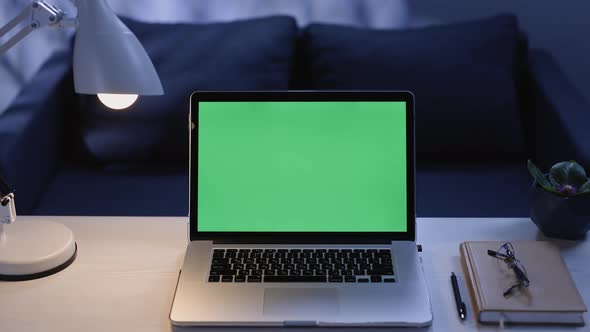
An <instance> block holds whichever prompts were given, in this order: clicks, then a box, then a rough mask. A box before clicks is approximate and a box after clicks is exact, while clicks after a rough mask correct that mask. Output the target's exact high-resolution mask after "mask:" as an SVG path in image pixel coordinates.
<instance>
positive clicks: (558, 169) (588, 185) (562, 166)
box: [527, 160, 590, 197]
mask: <svg viewBox="0 0 590 332" xmlns="http://www.w3.org/2000/svg"><path fill="white" fill-rule="evenodd" d="M527 166H528V169H529V172H531V175H532V176H533V177H534V178H535V180H536V181H537V184H538V185H539V186H540V187H541V188H543V189H545V190H546V191H548V192H550V193H553V194H556V195H559V196H565V197H571V196H579V195H588V194H590V179H588V177H587V176H586V171H585V170H584V168H583V167H582V166H580V164H578V163H577V162H575V161H573V160H570V161H562V162H559V163H557V164H555V165H553V166H552V167H551V169H550V170H549V174H547V175H545V174H544V173H543V172H541V170H539V168H537V166H535V164H533V162H532V161H530V160H529V161H528V165H527Z"/></svg>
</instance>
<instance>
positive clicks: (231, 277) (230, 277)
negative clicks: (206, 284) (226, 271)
mask: <svg viewBox="0 0 590 332" xmlns="http://www.w3.org/2000/svg"><path fill="white" fill-rule="evenodd" d="M232 281H234V276H222V277H221V282H232Z"/></svg>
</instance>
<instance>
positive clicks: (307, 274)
mask: <svg viewBox="0 0 590 332" xmlns="http://www.w3.org/2000/svg"><path fill="white" fill-rule="evenodd" d="M302 274H303V275H304V276H312V275H313V270H303V273H302Z"/></svg>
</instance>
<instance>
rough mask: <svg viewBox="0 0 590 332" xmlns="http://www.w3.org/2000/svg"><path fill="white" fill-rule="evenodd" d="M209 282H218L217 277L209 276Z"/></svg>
mask: <svg viewBox="0 0 590 332" xmlns="http://www.w3.org/2000/svg"><path fill="white" fill-rule="evenodd" d="M209 282H219V276H209Z"/></svg>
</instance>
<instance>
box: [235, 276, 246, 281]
mask: <svg viewBox="0 0 590 332" xmlns="http://www.w3.org/2000/svg"><path fill="white" fill-rule="evenodd" d="M234 282H246V276H244V275H237V276H235V277H234Z"/></svg>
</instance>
